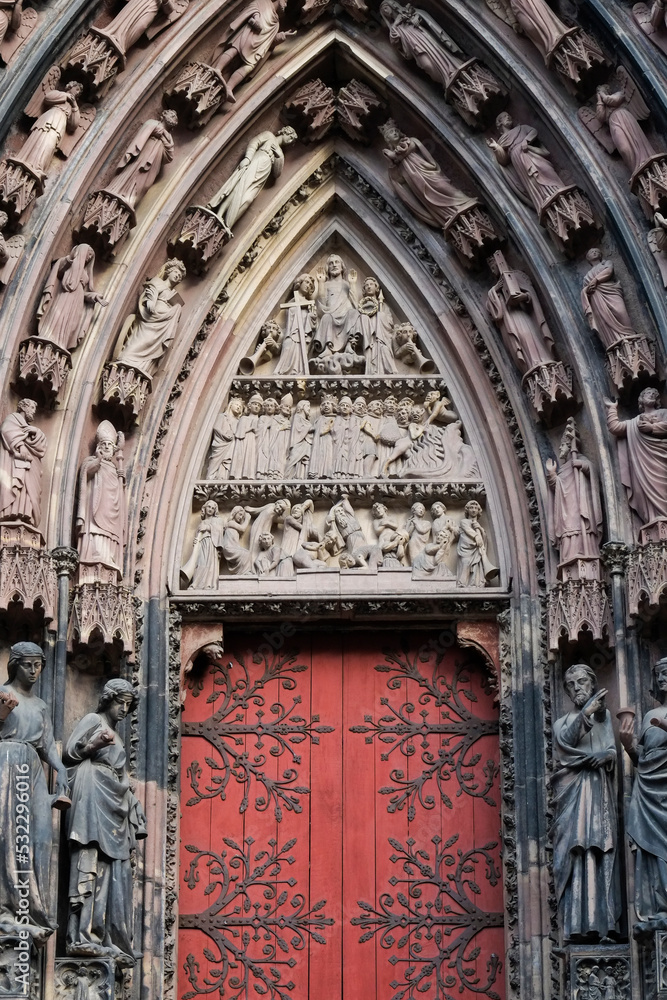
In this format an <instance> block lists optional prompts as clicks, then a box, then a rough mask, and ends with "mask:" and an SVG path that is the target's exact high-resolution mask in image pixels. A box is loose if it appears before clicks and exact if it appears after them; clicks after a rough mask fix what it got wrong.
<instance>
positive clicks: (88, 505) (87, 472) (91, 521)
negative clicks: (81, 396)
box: [76, 420, 125, 578]
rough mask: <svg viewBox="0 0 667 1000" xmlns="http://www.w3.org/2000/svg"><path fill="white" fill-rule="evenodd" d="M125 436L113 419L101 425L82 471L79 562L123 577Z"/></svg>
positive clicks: (80, 476)
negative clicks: (101, 567)
mask: <svg viewBox="0 0 667 1000" xmlns="http://www.w3.org/2000/svg"><path fill="white" fill-rule="evenodd" d="M123 443H124V438H123V435H122V434H121V432H120V431H118V432H117V431H116V429H115V428H114V426H113V424H112V423H111V422H110V421H109V420H103V421H102V423H101V424H100V425H99V427H98V428H97V434H96V447H95V454H94V455H91V456H90V458H86V459H85V460H84V461H83V462H82V464H81V469H80V470H79V504H78V508H77V519H76V523H77V528H78V531H79V538H78V548H79V562H80V564H81V565H82V566H94V567H97V566H103V567H105V568H106V569H109V570H111V571H113V572H115V573H116V574H117V576H118V578H120V577H121V576H122V572H123V570H122V566H123V547H124V543H125V469H124V461H123Z"/></svg>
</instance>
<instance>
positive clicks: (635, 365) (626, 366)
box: [606, 335, 655, 392]
mask: <svg viewBox="0 0 667 1000" xmlns="http://www.w3.org/2000/svg"><path fill="white" fill-rule="evenodd" d="M606 365H607V371H608V372H609V377H610V378H611V380H612V382H613V383H614V385H615V386H616V388H617V389H618V391H619V392H622V391H623V389H625V388H627V386H628V383H631V382H638V381H644V380H646V379H647V378H652V377H653V376H654V375H655V343H654V342H653V341H652V340H649V339H648V337H644V336H641V335H640V336H637V337H632V338H630V337H624V338H623V339H622V340H619V341H617V342H616V343H615V344H612V345H611V347H608V348H607V357H606Z"/></svg>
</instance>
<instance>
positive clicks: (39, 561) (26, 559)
mask: <svg viewBox="0 0 667 1000" xmlns="http://www.w3.org/2000/svg"><path fill="white" fill-rule="evenodd" d="M56 594H57V579H56V571H55V569H54V566H53V562H52V559H51V556H50V555H49V553H48V552H47V551H46V550H45V548H44V539H43V538H42V536H41V534H40V532H39V531H38V530H37V529H36V528H33V527H32V526H31V525H29V524H24V523H22V522H20V521H5V522H3V523H0V610H2V611H8V610H9V609H10V608H11V607H22V608H23V609H25V610H27V611H30V610H34V611H36V612H41V613H42V614H43V615H44V619H45V621H47V622H51V621H52V620H53V619H54V618H55V614H56Z"/></svg>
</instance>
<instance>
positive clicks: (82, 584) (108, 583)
mask: <svg viewBox="0 0 667 1000" xmlns="http://www.w3.org/2000/svg"><path fill="white" fill-rule="evenodd" d="M95 634H96V636H97V637H99V638H101V640H102V641H103V642H104V643H105V644H107V645H112V644H113V643H116V645H120V648H121V649H122V650H123V651H124V652H126V653H129V654H130V656H132V655H133V653H134V606H133V602H132V592H131V591H130V590H129V589H128V588H127V587H124V586H123V585H122V583H120V582H119V579H118V573H117V572H116V571H115V570H112V569H109V568H108V567H106V566H101V565H95V566H89V565H87V564H82V563H80V564H79V571H78V582H77V584H76V586H75V587H74V593H73V597H72V608H71V611H70V619H69V629H68V635H67V644H68V648H69V649H70V650H71V649H73V648H74V646H75V645H76V644H79V645H87V644H88V643H90V641H91V639H92V638H93V636H94V635H95Z"/></svg>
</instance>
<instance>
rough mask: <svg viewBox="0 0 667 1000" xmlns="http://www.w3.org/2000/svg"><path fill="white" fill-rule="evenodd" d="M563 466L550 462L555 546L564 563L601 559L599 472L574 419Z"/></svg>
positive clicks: (565, 444)
mask: <svg viewBox="0 0 667 1000" xmlns="http://www.w3.org/2000/svg"><path fill="white" fill-rule="evenodd" d="M559 457H560V460H561V464H560V466H558V465H557V464H556V462H554V460H553V459H551V458H550V459H548V460H547V463H546V470H547V479H548V482H549V486H550V487H551V490H552V494H551V509H550V511H549V515H550V516H549V522H550V537H551V543H552V545H555V546H556V547H557V548H558V550H559V552H560V562H561V565H562V564H567V563H571V562H573V561H575V560H577V559H599V557H600V539H601V537H602V507H601V504H600V490H599V486H598V480H597V476H596V474H595V469H594V468H593V466H592V465H591V463H590V462H589V461H588V459H587V458H584V456H583V455H581V454H580V453H579V443H578V441H577V428H576V425H575V422H574V420H573V419H572V418H571V417H570V418H569V420H568V422H567V427H566V428H565V432H564V434H563V439H562V441H561V448H560V456H559Z"/></svg>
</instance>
